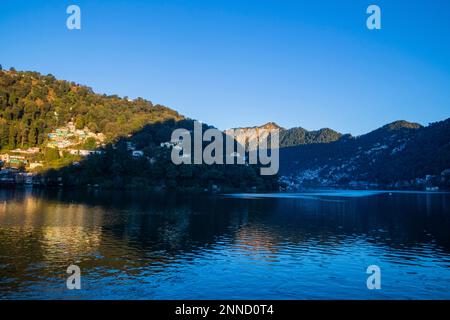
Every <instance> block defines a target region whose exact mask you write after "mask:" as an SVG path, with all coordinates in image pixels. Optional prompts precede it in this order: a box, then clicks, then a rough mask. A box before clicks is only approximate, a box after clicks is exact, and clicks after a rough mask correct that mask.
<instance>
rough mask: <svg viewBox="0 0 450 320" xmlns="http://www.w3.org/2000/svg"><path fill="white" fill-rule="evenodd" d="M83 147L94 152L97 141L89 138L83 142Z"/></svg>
mask: <svg viewBox="0 0 450 320" xmlns="http://www.w3.org/2000/svg"><path fill="white" fill-rule="evenodd" d="M83 147H84V148H85V149H86V150H94V149H95V148H96V147H97V141H95V139H94V138H92V137H89V138H87V139H86V140H85V141H84V144H83Z"/></svg>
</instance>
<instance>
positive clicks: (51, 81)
mask: <svg viewBox="0 0 450 320" xmlns="http://www.w3.org/2000/svg"><path fill="white" fill-rule="evenodd" d="M168 119H174V120H181V119H183V117H182V116H181V115H179V114H178V113H177V112H176V111H174V110H172V109H169V108H167V107H164V106H161V105H153V104H152V103H151V102H150V101H147V100H144V99H142V98H137V99H135V100H130V99H128V98H120V97H118V96H116V95H109V96H108V95H100V94H96V93H94V92H93V91H92V89H91V88H89V87H86V86H82V85H79V84H76V83H74V82H69V81H64V80H57V79H56V78H55V77H54V76H53V75H50V74H49V75H41V74H39V73H37V72H18V71H15V70H14V69H12V70H10V71H0V150H12V149H15V148H29V147H35V146H41V145H43V144H44V143H45V141H46V139H47V137H48V134H50V133H51V132H52V131H54V130H55V129H57V128H59V127H62V126H65V125H66V124H67V123H68V122H70V121H73V122H74V124H75V126H76V129H80V130H82V129H84V128H86V129H89V131H91V132H93V133H100V132H101V133H103V134H105V136H106V142H110V141H114V140H115V139H117V138H118V137H120V136H125V135H127V134H131V133H132V132H135V131H137V130H139V129H140V128H142V127H143V126H144V125H146V124H148V123H154V122H158V121H165V120H168Z"/></svg>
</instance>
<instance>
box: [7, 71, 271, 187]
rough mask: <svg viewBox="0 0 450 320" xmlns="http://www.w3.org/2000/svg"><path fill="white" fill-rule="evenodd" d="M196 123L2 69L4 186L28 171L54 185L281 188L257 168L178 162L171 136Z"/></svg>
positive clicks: (35, 181) (145, 104) (37, 181)
mask: <svg viewBox="0 0 450 320" xmlns="http://www.w3.org/2000/svg"><path fill="white" fill-rule="evenodd" d="M193 126H194V120H192V119H187V118H184V117H183V116H181V115H179V114H178V113H177V112H176V111H174V110H171V109H169V108H167V107H164V106H161V105H153V104H152V103H151V102H150V101H147V100H144V99H141V98H138V99H135V100H129V99H127V98H120V97H118V96H115V95H113V96H107V95H100V94H96V93H94V92H93V91H92V89H91V88H89V87H86V86H82V85H78V84H75V83H73V82H68V81H62V80H57V79H55V77H54V76H52V75H41V74H39V73H37V72H17V71H15V70H14V69H12V70H9V71H1V70H0V151H2V152H0V187H1V186H2V184H10V185H11V184H12V185H14V184H18V185H20V184H23V183H24V182H25V181H23V179H22V178H23V173H24V172H25V171H26V172H28V173H31V176H32V181H31V182H30V181H28V182H27V183H29V184H32V185H38V186H51V187H86V186H94V187H103V188H117V189H122V188H137V189H146V188H150V189H172V190H181V189H184V190H196V191H199V190H202V191H203V190H212V191H224V192H225V191H233V190H242V191H249V190H267V191H273V190H278V182H277V176H260V175H259V172H260V168H259V166H257V165H237V164H235V165H226V166H224V165H206V164H204V165H175V164H174V163H173V162H172V161H171V151H172V148H173V147H174V144H171V143H170V139H171V134H172V132H173V130H175V129H178V128H186V129H190V130H192V129H193ZM203 127H204V129H207V128H209V126H207V125H206V124H204V125H203ZM28 177H29V176H28Z"/></svg>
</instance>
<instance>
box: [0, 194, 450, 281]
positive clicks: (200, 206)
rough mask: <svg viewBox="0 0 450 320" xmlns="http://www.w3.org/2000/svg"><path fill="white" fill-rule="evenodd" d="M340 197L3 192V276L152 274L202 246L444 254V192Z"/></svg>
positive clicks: (202, 250) (267, 252)
mask: <svg viewBox="0 0 450 320" xmlns="http://www.w3.org/2000/svg"><path fill="white" fill-rule="evenodd" d="M339 200H340V201H333V202H330V201H317V200H311V199H257V200H255V199H253V200H247V199H230V198H224V197H211V196H203V195H198V196H182V195H176V194H172V195H168V194H159V195H158V194H156V195H148V194H140V193H116V192H101V193H100V192H99V193H96V192H83V193H79V192H61V191H57V192H54V193H52V192H48V191H45V192H41V191H32V192H26V193H24V192H21V191H1V192H0V238H1V241H0V256H1V257H2V262H1V264H2V265H3V266H5V265H8V266H7V267H6V269H3V270H2V273H6V274H11V275H13V274H17V273H19V274H20V273H26V271H27V270H29V269H30V268H31V269H32V268H35V267H36V268H37V267H39V265H40V264H45V265H47V266H46V268H43V269H42V272H44V273H45V274H46V275H49V276H50V275H54V274H60V275H61V277H64V276H65V273H64V272H65V268H66V267H67V266H68V265H69V264H71V263H74V262H75V263H81V264H83V267H84V268H87V269H88V270H96V268H104V267H105V264H106V265H108V266H109V268H111V269H112V270H116V271H117V272H119V271H120V272H125V273H127V274H133V273H135V272H141V271H142V270H141V268H142V267H145V268H146V269H147V271H148V272H150V273H152V272H160V271H162V270H164V268H166V267H169V266H176V265H177V263H179V261H186V260H187V261H189V260H195V259H196V258H199V257H205V256H207V254H208V252H216V253H217V252H222V251H224V252H228V253H227V254H230V255H231V256H239V255H242V256H246V257H247V258H251V259H255V260H260V259H262V260H267V261H275V262H276V261H279V260H280V259H282V258H283V257H285V256H302V255H304V256H305V257H308V256H309V255H310V254H312V253H313V252H318V251H320V252H323V254H338V253H339V252H340V250H342V248H344V247H345V246H352V245H357V246H358V245H360V246H365V245H368V244H370V245H372V246H374V247H378V248H379V249H380V250H387V251H388V252H389V251H390V250H402V251H404V252H405V256H407V259H410V260H411V259H412V260H415V259H420V258H421V256H422V255H427V254H433V252H432V248H435V247H438V248H439V250H443V251H444V252H447V253H448V252H450V249H449V248H450V241H449V234H448V230H449V226H450V222H449V220H450V217H449V216H448V214H446V212H449V210H448V209H449V205H450V200H449V197H448V195H419V194H400V195H396V196H394V197H393V196H389V195H379V196H374V197H360V198H350V199H345V198H339ZM286 248H288V249H286ZM430 248H431V249H430ZM430 250H431V251H430ZM13 266H14V267H13ZM103 271H104V270H103ZM103 271H102V272H103ZM99 272H100V271H99Z"/></svg>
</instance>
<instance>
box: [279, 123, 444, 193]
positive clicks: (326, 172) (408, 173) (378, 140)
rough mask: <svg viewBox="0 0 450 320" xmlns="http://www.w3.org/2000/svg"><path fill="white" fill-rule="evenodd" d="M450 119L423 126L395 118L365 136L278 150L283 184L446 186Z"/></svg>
mask: <svg viewBox="0 0 450 320" xmlns="http://www.w3.org/2000/svg"><path fill="white" fill-rule="evenodd" d="M449 169H450V119H447V120H445V121H441V122H436V123H432V124H430V125H429V126H427V127H422V126H421V125H420V124H417V123H410V122H407V121H395V122H393V123H390V124H387V125H385V126H383V127H381V128H379V129H377V130H374V131H372V132H370V133H368V134H365V135H362V136H359V137H352V136H350V135H347V136H342V137H341V138H340V139H339V140H337V141H334V142H331V143H328V144H311V145H302V146H296V147H292V148H284V149H281V150H280V175H282V178H281V180H282V181H283V182H284V183H285V184H286V185H287V186H288V188H292V189H296V188H301V187H305V186H338V187H358V188H367V187H370V188H378V187H379V188H385V187H389V188H417V189H423V188H427V187H428V188H432V187H441V188H444V189H448V188H449V187H450V170H449Z"/></svg>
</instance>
